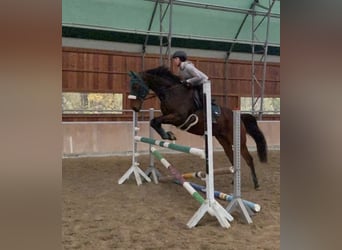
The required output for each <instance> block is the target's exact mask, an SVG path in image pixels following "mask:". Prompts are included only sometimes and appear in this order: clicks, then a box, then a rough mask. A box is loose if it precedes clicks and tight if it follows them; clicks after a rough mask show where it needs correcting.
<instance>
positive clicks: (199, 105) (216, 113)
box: [193, 89, 221, 123]
mask: <svg viewBox="0 0 342 250" xmlns="http://www.w3.org/2000/svg"><path fill="white" fill-rule="evenodd" d="M199 92H200V91H198V90H197V89H196V90H195V91H194V92H193V99H194V103H195V108H196V110H203V100H202V99H203V95H201V94H200V93H199ZM220 115H221V108H220V106H219V105H217V104H216V103H215V99H212V100H211V116H212V117H211V118H212V121H213V123H216V120H217V119H218V118H219V117H220Z"/></svg>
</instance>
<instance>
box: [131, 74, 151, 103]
mask: <svg viewBox="0 0 342 250" xmlns="http://www.w3.org/2000/svg"><path fill="white" fill-rule="evenodd" d="M128 75H129V76H130V78H131V80H130V94H129V95H128V99H133V100H135V99H139V100H141V101H145V100H148V99H151V98H154V97H156V95H155V94H154V93H150V91H149V88H148V87H147V85H146V84H145V82H144V80H143V79H141V78H140V76H139V75H137V74H136V73H135V72H133V71H130V72H129V73H128ZM135 85H138V86H139V88H138V89H137V90H135V89H134V86H135ZM148 95H149V96H148ZM147 96H148V97H147Z"/></svg>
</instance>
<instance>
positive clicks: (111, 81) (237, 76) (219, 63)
mask: <svg viewBox="0 0 342 250" xmlns="http://www.w3.org/2000/svg"><path fill="white" fill-rule="evenodd" d="M62 60H63V61H62V80H63V82H62V89H63V91H65V92H68V91H69V92H70V91H75V92H111V93H123V94H124V101H123V103H124V107H123V108H124V109H129V108H130V107H129V101H127V100H126V98H127V96H128V94H129V93H128V92H129V77H128V74H127V73H128V72H129V71H130V70H132V71H136V72H140V71H141V70H142V56H141V54H137V53H126V52H115V51H104V50H96V49H81V48H68V47H63V52H62ZM189 60H190V61H192V62H193V63H194V64H195V66H196V67H198V68H199V69H200V70H202V71H203V72H205V73H206V74H207V75H208V76H209V78H210V80H211V82H212V93H213V98H215V99H216V101H217V103H219V104H221V105H228V106H229V107H231V108H233V107H237V106H239V100H240V99H239V98H240V96H250V95H251V71H252V65H251V62H249V61H239V60H230V61H229V62H228V63H227V64H225V63H224V60H223V59H211V58H199V57H190V58H189ZM144 64H145V69H149V68H154V67H157V66H159V55H146V56H145V60H144ZM262 66H263V64H262V63H256V68H255V70H256V76H257V78H258V79H259V81H261V79H262V73H263V72H262V69H263V67H262ZM225 67H226V71H227V72H226V76H227V79H225V75H224V70H225ZM171 71H172V72H174V73H175V74H177V69H176V68H175V67H174V66H172V67H171ZM259 91H260V89H259V87H258V86H256V87H255V93H256V94H258V93H259ZM264 93H265V96H272V97H277V96H280V64H279V63H268V64H267V71H266V83H265V92H264ZM151 107H154V108H156V109H158V108H159V100H158V99H157V98H153V99H150V100H148V101H146V103H144V106H143V108H144V109H148V108H151ZM126 116H127V115H125V117H124V116H122V117H120V115H119V116H115V118H113V117H111V116H107V117H106V118H104V119H107V120H108V119H115V120H120V119H126V118H127V117H126ZM64 117H66V116H63V119H64ZM65 119H69V120H70V119H71V117H69V116H68V117H67V118H65ZM75 119H76V118H75ZM83 119H86V118H84V117H83Z"/></svg>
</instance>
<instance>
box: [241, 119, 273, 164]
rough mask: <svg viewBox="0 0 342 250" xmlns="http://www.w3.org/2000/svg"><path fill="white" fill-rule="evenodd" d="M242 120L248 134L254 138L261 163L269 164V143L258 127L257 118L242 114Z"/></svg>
mask: <svg viewBox="0 0 342 250" xmlns="http://www.w3.org/2000/svg"><path fill="white" fill-rule="evenodd" d="M241 120H242V122H243V124H244V125H245V128H246V131H247V133H248V134H249V135H250V136H252V138H253V139H254V141H255V143H256V145H257V151H258V155H259V159H260V161H261V162H267V143H266V139H265V136H264V134H263V133H262V131H261V130H260V128H259V127H258V123H257V120H256V118H255V117H254V116H253V115H251V114H241Z"/></svg>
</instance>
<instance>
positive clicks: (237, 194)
mask: <svg viewBox="0 0 342 250" xmlns="http://www.w3.org/2000/svg"><path fill="white" fill-rule="evenodd" d="M240 115H241V112H240V110H233V122H234V126H233V127H234V129H233V133H234V139H233V140H234V141H233V143H234V170H235V173H234V194H233V200H232V201H231V202H230V203H229V204H228V206H227V208H226V210H227V211H228V212H229V213H231V212H233V211H238V212H240V214H241V215H242V218H243V219H244V220H245V222H246V223H248V224H251V223H253V221H252V219H251V217H250V215H253V214H254V213H253V211H252V210H251V209H250V208H249V207H248V206H245V204H244V203H243V200H242V198H241V170H240V169H241V161H240V160H241V153H240V149H241V143H240V134H241V131H240V127H241V125H240V122H241V117H240Z"/></svg>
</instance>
